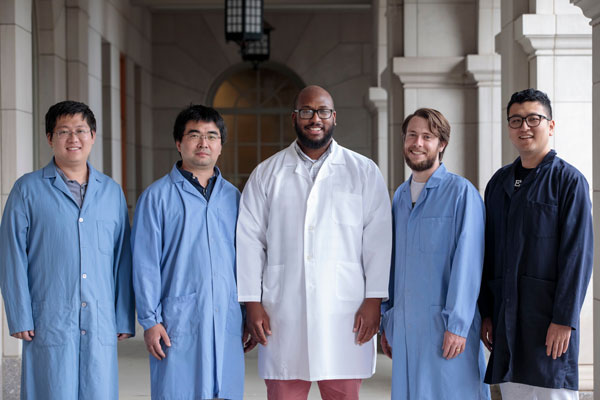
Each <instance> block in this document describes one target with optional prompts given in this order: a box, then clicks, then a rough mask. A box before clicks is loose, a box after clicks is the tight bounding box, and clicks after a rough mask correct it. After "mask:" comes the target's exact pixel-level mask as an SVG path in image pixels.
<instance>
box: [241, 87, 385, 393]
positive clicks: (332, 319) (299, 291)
mask: <svg viewBox="0 0 600 400" xmlns="http://www.w3.org/2000/svg"><path fill="white" fill-rule="evenodd" d="M292 124H293V126H294V127H295V129H296V135H297V138H298V139H297V140H296V141H294V142H293V143H292V144H291V145H290V146H289V147H288V148H286V149H284V150H282V151H280V152H279V153H277V154H275V155H274V156H272V157H271V158H269V159H267V160H266V161H264V162H262V163H261V164H259V165H258V167H256V169H255V170H254V171H253V172H252V175H251V176H250V179H249V180H248V183H247V184H246V187H245V188H244V192H243V194H242V200H241V203H240V217H239V222H238V228H237V250H238V255H237V259H238V293H239V297H238V298H239V301H242V302H246V310H247V316H246V322H247V326H248V329H249V331H250V333H251V335H252V337H253V338H254V340H256V341H258V342H259V343H260V344H261V345H260V347H259V353H258V369H259V374H260V376H261V377H262V378H264V379H265V380H266V385H267V395H268V398H269V399H270V400H289V399H294V400H299V399H306V398H307V396H308V393H309V390H310V386H311V381H317V382H318V385H319V390H320V391H321V396H322V397H323V399H347V400H356V399H358V393H359V388H360V384H361V380H362V379H364V378H369V377H370V376H371V375H373V373H374V372H375V357H376V349H375V341H374V340H373V339H372V338H373V335H375V334H376V333H377V330H378V327H379V307H380V304H381V299H382V298H386V297H387V287H388V276H389V273H388V271H389V263H390V254H391V233H392V229H391V213H390V201H389V196H388V193H387V189H386V187H385V183H384V181H383V177H382V176H381V173H380V172H379V169H378V168H377V166H376V165H375V163H374V162H373V161H371V160H369V159H367V158H366V157H363V156H361V155H359V154H356V153H354V152H352V151H350V150H347V149H345V148H343V147H342V146H340V145H338V144H337V143H336V142H335V140H333V138H332V136H333V131H334V127H335V124H336V112H335V108H334V105H333V99H332V98H331V95H330V94H329V93H328V92H327V91H325V90H324V89H323V88H321V87H318V86H308V87H306V88H304V89H303V90H302V91H301V92H300V93H299V94H298V96H297V98H296V101H295V104H294V111H293V113H292Z"/></svg>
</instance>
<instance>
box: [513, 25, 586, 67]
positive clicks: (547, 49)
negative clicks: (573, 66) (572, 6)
mask: <svg viewBox="0 0 600 400" xmlns="http://www.w3.org/2000/svg"><path fill="white" fill-rule="evenodd" d="M514 37H515V39H516V41H517V42H518V43H519V44H520V45H521V46H522V47H523V50H525V53H526V54H527V56H528V57H529V58H533V57H536V56H544V55H557V56H558V55H568V56H574V55H585V56H589V55H591V54H592V28H591V27H590V26H589V24H588V23H587V18H586V17H584V16H582V15H577V14H568V15H554V14H523V15H521V16H520V17H519V18H518V19H517V20H516V21H515V24H514Z"/></svg>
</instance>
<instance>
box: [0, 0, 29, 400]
mask: <svg viewBox="0 0 600 400" xmlns="http://www.w3.org/2000/svg"><path fill="white" fill-rule="evenodd" d="M31 7H32V4H31V0H0V140H1V145H0V149H1V150H0V188H1V189H0V190H1V199H2V203H1V204H2V209H4V205H5V204H6V200H7V198H8V194H9V192H10V190H11V188H12V186H13V184H14V183H15V181H16V180H17V178H19V177H20V176H21V175H23V174H25V173H26V172H31V170H32V169H33V134H32V132H33V103H32V91H33V86H32V85H33V79H32V77H33V71H32V58H31V55H32V35H31V30H32V26H31V15H32V11H31ZM0 306H2V305H1V304H0ZM2 316H3V317H2V332H1V333H0V337H1V338H2V378H3V379H2V393H3V398H10V397H12V398H14V397H15V396H14V394H15V393H18V391H19V383H20V374H19V372H20V367H19V366H20V356H21V344H20V343H19V341H18V340H17V339H14V338H12V337H11V336H10V335H9V334H8V326H7V323H6V317H5V316H4V306H2ZM11 394H12V396H11Z"/></svg>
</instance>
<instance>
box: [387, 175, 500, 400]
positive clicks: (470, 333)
mask: <svg viewBox="0 0 600 400" xmlns="http://www.w3.org/2000/svg"><path fill="white" fill-rule="evenodd" d="M411 179H412V177H411ZM411 179H409V180H408V181H406V182H404V183H403V184H402V185H401V186H400V187H399V188H398V190H397V191H396V194H395V195H394V201H393V207H392V211H393V218H394V249H393V258H392V268H391V277H390V291H389V293H390V299H389V301H388V302H386V303H384V304H383V305H382V309H383V311H384V318H383V328H384V330H385V334H386V337H387V339H388V341H389V343H390V344H391V346H392V355H393V361H392V399H394V400H399V399H410V400H420V399H432V400H433V399H435V400H441V399H447V400H449V399H456V400H469V399H488V398H489V389H488V387H487V385H484V384H483V383H482V381H483V374H484V372H485V360H484V358H483V348H482V347H481V346H480V340H479V331H480V326H481V318H480V316H479V311H478V310H477V297H478V295H479V286H480V284H481V271H482V266H483V250H484V221H485V211H484V206H483V201H482V200H481V196H480V195H479V193H478V192H477V190H476V189H475V188H474V187H473V185H471V184H470V183H469V182H468V181H467V180H466V179H464V178H462V177H460V176H457V175H454V174H451V173H449V172H448V171H447V170H446V167H445V166H444V165H443V164H442V165H440V167H439V168H438V169H437V170H436V171H435V172H434V173H433V175H432V176H431V177H430V178H429V180H428V181H427V183H426V185H425V188H423V191H422V192H421V194H420V196H419V198H418V200H417V202H416V204H415V206H414V208H413V207H412V201H411V194H410V181H411ZM446 330H448V331H450V332H452V333H454V334H456V335H459V336H462V337H466V338H467V342H466V349H465V351H464V353H462V354H460V355H459V356H457V357H456V358H454V359H452V360H446V359H444V358H443V357H442V343H443V339H444V332H445V331H446Z"/></svg>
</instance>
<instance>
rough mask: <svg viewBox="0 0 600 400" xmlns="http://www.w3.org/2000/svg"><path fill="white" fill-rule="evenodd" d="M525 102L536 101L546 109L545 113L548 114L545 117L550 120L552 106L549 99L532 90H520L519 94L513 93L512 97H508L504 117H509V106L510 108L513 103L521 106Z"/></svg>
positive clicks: (538, 91)
mask: <svg viewBox="0 0 600 400" xmlns="http://www.w3.org/2000/svg"><path fill="white" fill-rule="evenodd" d="M527 101H537V102H538V103H540V104H541V105H543V106H544V108H545V109H546V112H547V113H548V115H547V117H548V118H550V119H552V105H551V103H550V98H549V97H548V95H547V94H546V93H544V92H542V91H540V90H537V89H532V88H529V89H525V90H521V91H520V92H515V93H513V95H512V96H510V101H509V102H508V106H506V116H507V117H510V115H508V113H509V111H510V106H512V105H513V104H515V103H517V104H521V103H525V102H527Z"/></svg>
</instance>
